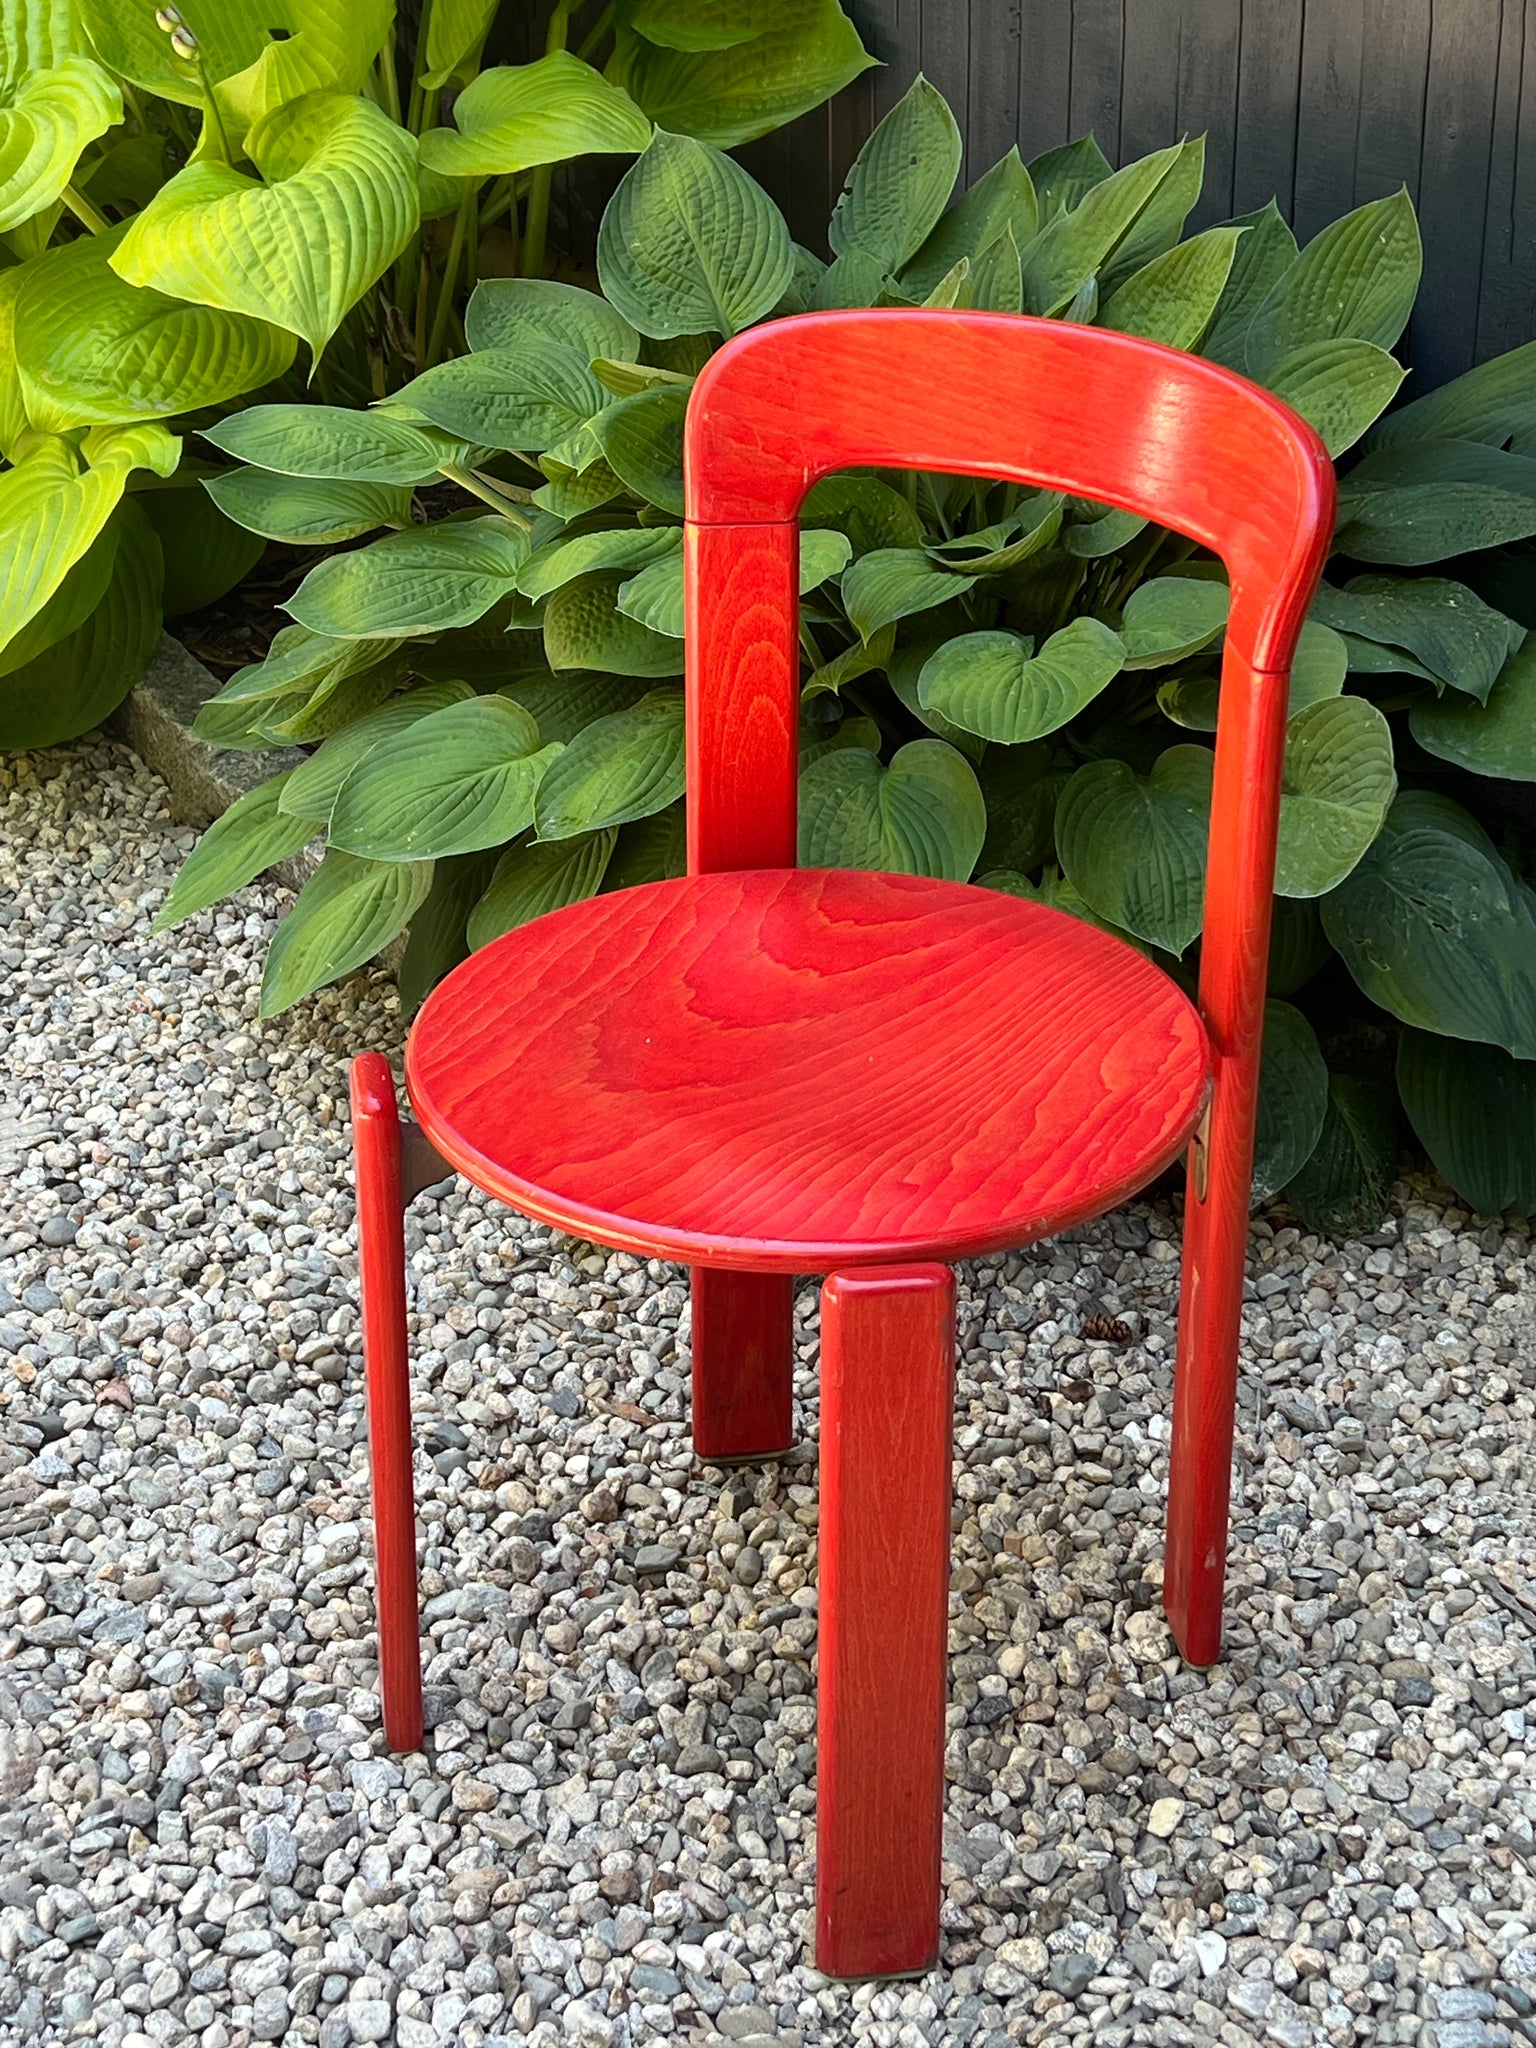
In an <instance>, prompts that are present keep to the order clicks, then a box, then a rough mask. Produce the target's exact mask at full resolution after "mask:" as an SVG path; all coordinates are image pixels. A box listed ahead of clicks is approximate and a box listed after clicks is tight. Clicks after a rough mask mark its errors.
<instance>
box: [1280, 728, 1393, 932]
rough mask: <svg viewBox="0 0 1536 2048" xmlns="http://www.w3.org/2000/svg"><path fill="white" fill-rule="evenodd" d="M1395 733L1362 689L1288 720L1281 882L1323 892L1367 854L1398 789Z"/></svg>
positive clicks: (1287, 889) (1288, 892) (1308, 892)
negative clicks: (1360, 691)
mask: <svg viewBox="0 0 1536 2048" xmlns="http://www.w3.org/2000/svg"><path fill="white" fill-rule="evenodd" d="M1396 792H1397V775H1396V773H1395V771H1394V769H1393V765H1392V734H1391V731H1390V729H1389V727H1388V725H1387V721H1386V720H1385V718H1383V717H1382V715H1381V713H1380V712H1379V711H1378V710H1377V709H1376V706H1375V705H1374V704H1371V703H1369V702H1368V701H1367V700H1366V699H1365V698H1364V697H1333V698H1329V699H1327V700H1326V701H1325V702H1323V703H1321V704H1314V705H1313V706H1312V708H1311V710H1310V711H1303V712H1300V713H1298V715H1297V716H1296V717H1294V718H1293V719H1292V720H1291V722H1290V724H1289V726H1288V727H1287V728H1286V736H1285V773H1284V778H1283V781H1282V783H1281V796H1280V844H1279V850H1278V853H1277V856H1276V863H1275V889H1276V892H1277V894H1279V895H1281V896H1323V895H1326V894H1327V892H1328V891H1329V890H1330V889H1332V888H1335V887H1336V886H1337V885H1338V884H1339V883H1340V882H1341V881H1342V880H1343V879H1344V877H1345V876H1346V875H1347V874H1348V873H1349V872H1350V870H1351V868H1353V867H1354V866H1355V864H1356V863H1357V862H1358V861H1359V860H1360V859H1361V857H1362V856H1363V855H1364V853H1365V851H1366V848H1367V847H1368V846H1369V845H1370V844H1371V842H1372V840H1374V839H1375V837H1376V835H1377V833H1378V832H1379V831H1380V830H1381V826H1382V821H1383V819H1384V818H1385V817H1386V815H1387V810H1388V807H1389V806H1390V804H1391V802H1392V799H1393V797H1394V795H1395V794H1396Z"/></svg>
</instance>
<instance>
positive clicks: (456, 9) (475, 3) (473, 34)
mask: <svg viewBox="0 0 1536 2048" xmlns="http://www.w3.org/2000/svg"><path fill="white" fill-rule="evenodd" d="M500 4H501V0H432V6H431V7H430V8H429V9H428V10H426V22H427V47H426V53H425V54H426V65H425V68H424V70H423V71H422V74H421V84H422V86H423V87H424V88H425V90H426V91H428V92H441V91H442V89H443V87H444V86H445V85H460V84H463V83H464V82H465V81H466V80H467V79H468V78H470V77H471V76H472V75H473V73H474V71H475V69H476V67H477V66H478V64H479V62H480V51H481V47H482V45H483V44H484V42H485V39H486V36H487V35H488V34H489V33H490V27H491V23H492V22H493V21H494V20H495V19H496V9H497V7H498V6H499V5H500Z"/></svg>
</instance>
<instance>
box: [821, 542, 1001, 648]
mask: <svg viewBox="0 0 1536 2048" xmlns="http://www.w3.org/2000/svg"><path fill="white" fill-rule="evenodd" d="M975 581H976V578H975V577H974V576H957V575H955V574H953V573H952V571H950V570H948V569H941V568H939V567H937V565H936V564H934V563H933V562H930V561H929V559H928V557H927V556H926V555H925V554H924V553H923V551H922V549H921V548H876V549H875V550H874V552H873V553H872V554H867V555H860V556H859V558H858V560H857V561H855V562H852V563H850V565H849V567H848V568H847V569H846V570H845V571H844V573H843V604H844V606H845V607H846V609H847V613H848V616H849V618H850V619H851V620H852V621H853V623H854V625H855V627H856V628H857V629H858V633H859V636H860V638H861V639H862V640H864V641H865V642H866V643H867V642H868V641H869V640H870V639H871V638H873V636H874V635H875V634H876V633H877V632H879V630H880V628H881V627H882V626H888V625H890V624H891V623H892V622H893V621H894V620H896V619H906V618H910V617H911V616H912V614H913V613H914V612H924V611H928V610H929V609H930V608H931V607H932V606H933V605H936V604H944V603H947V602H948V600H949V599H950V598H952V597H959V596H961V595H962V593H963V592H965V591H967V590H969V589H970V588H971V587H972V585H973V584H974V583H975Z"/></svg>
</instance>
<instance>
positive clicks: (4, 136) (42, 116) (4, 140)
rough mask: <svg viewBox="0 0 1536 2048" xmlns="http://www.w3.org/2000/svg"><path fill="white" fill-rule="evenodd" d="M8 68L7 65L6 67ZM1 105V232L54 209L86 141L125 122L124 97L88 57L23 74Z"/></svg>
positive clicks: (88, 141)
mask: <svg viewBox="0 0 1536 2048" xmlns="http://www.w3.org/2000/svg"><path fill="white" fill-rule="evenodd" d="M7 68H8V67H7ZM3 97H4V99H5V101H6V104H5V105H4V106H0V233H4V232H5V231H6V230H8V229H10V228H14V227H19V226H20V225H21V223H22V222H23V221H24V220H30V219H31V218H32V216H33V214H36V213H41V212H42V211H43V210H44V208H46V207H49V206H52V205H53V204H54V203H55V201H56V200H57V199H59V198H60V196H61V195H62V193H63V191H64V188H65V186H66V185H67V184H68V183H69V181H70V179H71V177H73V175H74V170H75V165H76V163H77V162H78V161H79V158H80V155H81V152H82V151H83V150H84V149H85V147H86V145H87V144H88V143H91V142H94V141H95V140H96V138H97V137H98V136H99V135H105V134H106V132H107V130H108V129H109V128H110V127H112V126H113V125H114V123H116V122H118V121H121V120H122V118H123V96H122V94H121V93H120V92H119V91H118V89H117V87H116V85H115V84H114V83H113V81H112V80H111V79H110V78H109V77H108V76H107V74H106V72H105V71H103V70H102V68H101V66H100V65H99V64H93V63H92V62H91V60H90V58H89V57H63V58H61V59H60V61H59V62H58V63H57V64H55V65H53V66H51V67H50V68H49V69H48V70H46V71H29V72H23V74H22V76H21V78H20V80H19V82H18V84H17V85H16V86H15V88H14V90H13V91H11V92H9V93H6V94H4V95H3Z"/></svg>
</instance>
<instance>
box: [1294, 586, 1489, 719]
mask: <svg viewBox="0 0 1536 2048" xmlns="http://www.w3.org/2000/svg"><path fill="white" fill-rule="evenodd" d="M1311 615H1312V617H1313V618H1314V619H1321V620H1322V621H1323V623H1324V624H1325V625H1329V626H1332V627H1333V628H1334V629H1335V630H1336V631H1338V632H1341V633H1349V634H1352V635H1354V636H1356V637H1357V638H1359V639H1362V640H1370V641H1375V642H1379V643H1380V644H1382V645H1384V646H1387V647H1396V648H1402V649H1404V650H1405V651H1406V652H1407V653H1409V654H1411V655H1412V656H1413V657H1414V660H1415V663H1416V664H1417V665H1418V667H1419V669H1420V671H1421V672H1422V673H1424V674H1426V675H1429V676H1431V677H1433V678H1434V679H1435V681H1436V683H1437V684H1448V685H1449V686H1450V688H1451V689H1453V690H1460V691H1464V692H1465V694H1466V695H1467V696H1469V697H1475V698H1477V700H1478V702H1479V703H1483V702H1485V701H1486V700H1487V697H1488V693H1489V691H1490V690H1491V689H1492V688H1493V685H1494V679H1495V678H1496V677H1497V675H1498V674H1499V671H1500V670H1501V669H1502V668H1503V666H1504V661H1505V657H1506V655H1507V654H1508V652H1509V648H1510V639H1511V633H1512V631H1513V632H1515V633H1516V634H1518V629H1517V628H1512V624H1511V621H1510V620H1509V619H1507V618H1505V616H1504V614H1503V613H1502V612H1496V611H1494V609H1493V608H1492V606H1491V605H1486V604H1484V603H1483V601H1482V599H1481V598H1480V597H1479V596H1477V594H1476V592H1474V591H1471V590H1469V589H1468V588H1467V586H1466V585H1465V584H1464V583H1456V582H1452V581H1451V580H1450V579H1449V578H1446V577H1442V576H1411V577H1410V576H1356V577H1355V578H1353V580H1352V581H1351V582H1350V583H1348V584H1347V585H1346V586H1345V587H1344V589H1343V590H1337V589H1335V588H1334V587H1333V585H1332V584H1328V583H1320V584H1319V585H1318V587H1317V593H1316V595H1315V597H1314V598H1313V601H1312V613H1311ZM1351 665H1352V666H1354V665H1355V664H1354V663H1352V664H1351Z"/></svg>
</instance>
